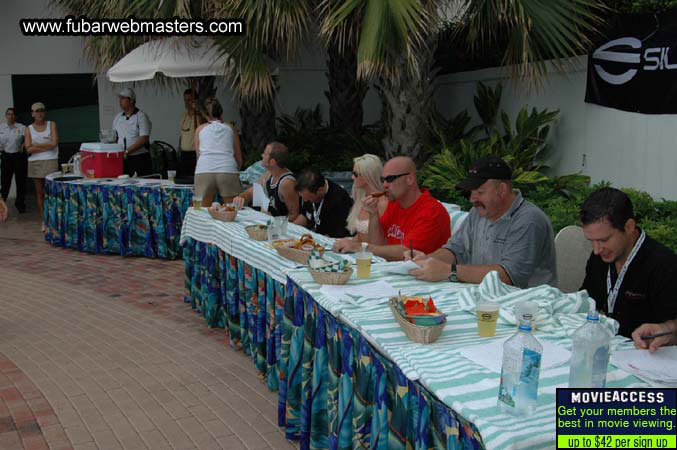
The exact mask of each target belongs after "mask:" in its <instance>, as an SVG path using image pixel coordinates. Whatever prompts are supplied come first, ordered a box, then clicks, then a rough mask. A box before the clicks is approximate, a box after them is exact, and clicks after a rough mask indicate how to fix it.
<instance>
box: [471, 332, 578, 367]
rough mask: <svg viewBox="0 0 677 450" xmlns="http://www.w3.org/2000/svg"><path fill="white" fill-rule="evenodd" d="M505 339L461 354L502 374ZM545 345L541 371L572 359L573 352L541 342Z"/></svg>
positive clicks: (472, 348)
mask: <svg viewBox="0 0 677 450" xmlns="http://www.w3.org/2000/svg"><path fill="white" fill-rule="evenodd" d="M507 339H508V338H505V339H492V340H491V342H489V343H487V344H482V345H473V346H472V347H466V348H464V349H463V350H461V351H460V352H459V353H460V354H461V356H463V357H465V358H468V359H469V360H471V361H473V362H475V363H477V364H479V365H480V366H483V367H486V368H487V369H489V370H491V371H492V372H495V373H501V365H502V364H503V343H504V342H505V341H506V340H507ZM540 343H541V344H542V345H543V356H542V358H541V370H543V369H548V368H550V367H555V366H558V365H560V364H564V363H566V362H567V361H569V359H570V358H571V352H570V351H569V350H567V349H565V348H562V347H560V346H559V345H557V344H553V343H551V342H548V341H540Z"/></svg>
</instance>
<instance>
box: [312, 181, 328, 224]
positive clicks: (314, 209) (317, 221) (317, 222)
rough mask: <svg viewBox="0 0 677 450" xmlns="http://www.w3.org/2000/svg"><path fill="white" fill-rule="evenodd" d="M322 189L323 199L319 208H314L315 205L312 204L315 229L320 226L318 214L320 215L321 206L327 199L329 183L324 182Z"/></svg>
mask: <svg viewBox="0 0 677 450" xmlns="http://www.w3.org/2000/svg"><path fill="white" fill-rule="evenodd" d="M324 187H325V191H326V192H325V193H324V197H322V201H321V202H320V206H318V207H315V203H313V219H315V228H317V227H319V226H320V214H321V213H322V206H323V205H324V200H325V199H326V198H327V194H328V193H329V183H328V182H327V180H324Z"/></svg>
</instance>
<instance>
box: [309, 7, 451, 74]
mask: <svg viewBox="0 0 677 450" xmlns="http://www.w3.org/2000/svg"><path fill="white" fill-rule="evenodd" d="M436 4H437V2H433V1H427V0H344V1H341V2H337V1H332V0H324V1H323V3H322V4H321V5H320V8H321V11H323V12H324V13H325V14H324V15H323V16H322V24H321V26H320V32H321V35H322V36H323V38H324V39H331V38H338V39H346V37H347V36H355V35H356V33H359V45H358V53H357V58H358V75H359V76H360V77H361V78H366V79H368V78H375V77H378V76H385V77H394V78H398V77H399V74H400V71H401V70H409V71H411V72H412V73H414V74H416V75H417V76H420V69H421V65H420V58H419V54H420V51H422V50H424V49H426V48H427V46H428V40H429V36H430V35H431V34H435V33H436V30H437V20H438V16H437V15H436V14H435V7H434V6H435V5H436ZM358 30H359V31H358Z"/></svg>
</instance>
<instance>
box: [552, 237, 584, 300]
mask: <svg viewBox="0 0 677 450" xmlns="http://www.w3.org/2000/svg"><path fill="white" fill-rule="evenodd" d="M555 252H556V253H557V277H558V278H559V289H560V290H561V291H562V292H565V293H570V292H576V291H578V290H579V289H580V287H581V285H582V284H583V279H584V278H585V264H586V263H587V262H588V258H589V257H590V253H591V252H592V244H591V243H590V241H588V240H587V239H586V238H585V236H584V235H583V228H581V227H579V226H576V225H569V226H568V227H564V228H562V229H561V230H560V232H559V233H557V236H556V237H555Z"/></svg>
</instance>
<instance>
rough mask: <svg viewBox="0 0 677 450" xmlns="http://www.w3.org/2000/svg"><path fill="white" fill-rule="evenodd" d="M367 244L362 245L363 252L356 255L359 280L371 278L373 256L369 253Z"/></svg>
mask: <svg viewBox="0 0 677 450" xmlns="http://www.w3.org/2000/svg"><path fill="white" fill-rule="evenodd" d="M367 245H368V244H367V243H366V242H363V243H362V251H361V252H359V253H357V254H356V255H355V261H356V262H357V278H369V277H370V276H371V258H372V254H371V253H369V252H368V251H367Z"/></svg>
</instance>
